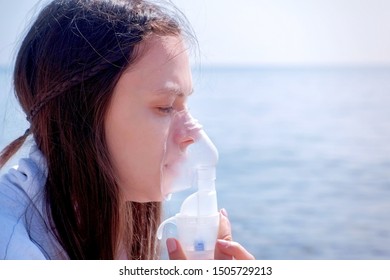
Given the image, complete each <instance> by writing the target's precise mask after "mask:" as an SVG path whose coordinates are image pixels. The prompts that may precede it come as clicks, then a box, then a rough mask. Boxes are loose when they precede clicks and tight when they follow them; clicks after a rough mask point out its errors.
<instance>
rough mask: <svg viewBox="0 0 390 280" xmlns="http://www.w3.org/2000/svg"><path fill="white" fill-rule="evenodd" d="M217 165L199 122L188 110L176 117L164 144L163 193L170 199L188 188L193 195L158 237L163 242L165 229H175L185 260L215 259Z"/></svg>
mask: <svg viewBox="0 0 390 280" xmlns="http://www.w3.org/2000/svg"><path fill="white" fill-rule="evenodd" d="M217 161H218V152H217V149H216V147H215V146H214V144H213V143H212V142H211V140H210V138H209V137H208V136H207V134H206V133H205V131H204V130H203V129H202V126H201V125H200V124H199V122H198V121H197V120H195V119H194V118H192V116H191V115H190V114H189V112H188V111H187V110H183V111H180V112H177V113H175V114H174V116H173V118H172V120H171V124H170V130H169V134H168V139H167V143H166V151H165V160H164V168H163V172H162V184H161V186H162V193H163V194H164V195H165V196H166V197H168V198H169V196H170V195H171V194H172V193H176V192H179V191H183V190H186V189H189V188H191V187H194V188H195V190H196V191H195V192H194V193H193V194H191V195H190V196H188V197H187V198H186V199H185V200H184V202H183V203H182V205H181V207H180V212H179V213H177V214H176V215H175V216H173V217H170V218H168V219H167V220H165V221H164V222H163V223H161V225H160V226H159V228H158V231H157V237H158V238H159V239H161V238H162V234H163V229H164V226H165V225H167V224H169V223H172V224H174V225H176V227H177V235H178V239H179V241H180V244H181V245H182V247H183V249H184V251H185V253H186V256H187V258H188V259H214V247H215V242H216V239H217V234H218V227H219V212H218V207H217V194H216V191H215V179H216V165H217Z"/></svg>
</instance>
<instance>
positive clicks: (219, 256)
mask: <svg viewBox="0 0 390 280" xmlns="http://www.w3.org/2000/svg"><path fill="white" fill-rule="evenodd" d="M218 239H223V240H228V241H231V240H232V230H231V225H230V222H229V219H228V217H227V212H226V210H225V209H222V210H221V211H220V215H219V230H218ZM214 258H215V259H216V260H231V259H232V256H231V255H227V254H224V253H223V252H222V251H221V250H220V249H219V247H218V246H215V251H214Z"/></svg>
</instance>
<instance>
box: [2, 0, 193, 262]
mask: <svg viewBox="0 0 390 280" xmlns="http://www.w3.org/2000/svg"><path fill="white" fill-rule="evenodd" d="M170 7H171V6H170ZM173 11H174V12H175V13H172V12H173ZM183 23H186V21H185V18H184V17H183V15H182V14H181V13H178V12H177V10H175V9H169V10H168V9H166V8H162V7H161V5H160V4H159V5H157V4H152V3H149V2H146V1H142V0H55V1H53V2H51V3H50V4H48V5H47V6H46V7H45V8H44V9H43V10H42V11H41V12H40V14H39V15H38V17H37V19H36V20H35V22H34V23H33V25H32V27H31V29H30V30H29V32H28V33H27V35H26V37H25V39H24V41H23V42H22V45H21V47H20V50H19V52H18V55H17V58H16V63H15V70H14V86H15V92H16V95H17V98H18V100H19V102H20V104H21V106H22V108H23V110H24V111H25V113H26V115H27V117H28V119H29V121H30V130H29V133H32V134H33V136H34V139H35V141H36V143H37V145H38V147H39V149H40V150H41V151H42V153H43V155H44V157H45V159H46V161H47V167H48V170H47V172H48V173H47V181H46V185H45V197H46V202H47V213H48V215H49V217H50V218H51V220H52V221H53V226H54V227H55V233H56V236H57V239H58V241H59V242H60V244H61V245H62V246H63V248H64V249H65V251H66V252H67V254H68V256H69V258H71V259H114V258H115V257H117V255H118V250H119V248H120V247H123V248H125V250H126V253H127V257H128V258H130V259H153V258H156V257H157V247H158V246H157V242H156V235H155V233H156V228H157V226H158V225H159V222H160V216H161V202H149V203H135V202H127V203H124V201H122V199H121V194H120V192H119V188H118V186H117V183H116V178H115V175H114V174H115V172H114V170H113V167H112V164H111V162H110V156H109V154H108V150H107V144H106V139H105V137H104V116H105V114H106V110H107V108H108V105H109V102H110V99H111V96H112V92H113V89H114V87H115V85H116V83H117V81H118V79H119V77H120V76H121V74H122V73H123V72H124V70H125V69H127V68H128V67H129V66H131V65H132V64H133V63H134V61H135V60H136V59H137V58H139V57H140V56H141V55H142V52H141V51H140V48H139V44H140V43H141V42H142V41H143V40H144V39H145V38H146V37H148V36H151V35H153V34H156V35H160V36H168V35H169V36H182V35H183ZM187 27H188V25H187ZM187 30H188V29H187ZM187 35H188V34H187ZM27 134H28V133H26V134H25V135H24V136H22V137H20V138H19V139H17V140H15V141H14V142H12V143H11V144H10V145H8V146H7V147H6V148H5V149H4V150H3V151H2V153H1V157H0V166H3V165H4V164H5V163H6V162H7V160H8V159H9V158H10V157H11V156H12V155H13V154H15V152H16V151H17V150H18V149H19V147H20V146H21V144H22V143H23V141H24V140H25V137H26V136H27Z"/></svg>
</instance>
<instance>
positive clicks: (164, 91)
mask: <svg viewBox="0 0 390 280" xmlns="http://www.w3.org/2000/svg"><path fill="white" fill-rule="evenodd" d="M193 93H194V89H193V88H192V89H191V91H190V92H189V93H187V94H186V93H185V92H184V91H183V90H182V89H181V88H178V87H166V88H161V89H158V90H156V94H172V95H177V96H190V95H191V94H193Z"/></svg>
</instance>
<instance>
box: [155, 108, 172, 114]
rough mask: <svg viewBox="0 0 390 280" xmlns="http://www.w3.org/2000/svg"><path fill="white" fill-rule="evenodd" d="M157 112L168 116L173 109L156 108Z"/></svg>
mask: <svg viewBox="0 0 390 280" xmlns="http://www.w3.org/2000/svg"><path fill="white" fill-rule="evenodd" d="M158 110H159V111H160V112H162V113H164V114H170V113H172V112H173V107H172V106H171V107H158Z"/></svg>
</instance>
